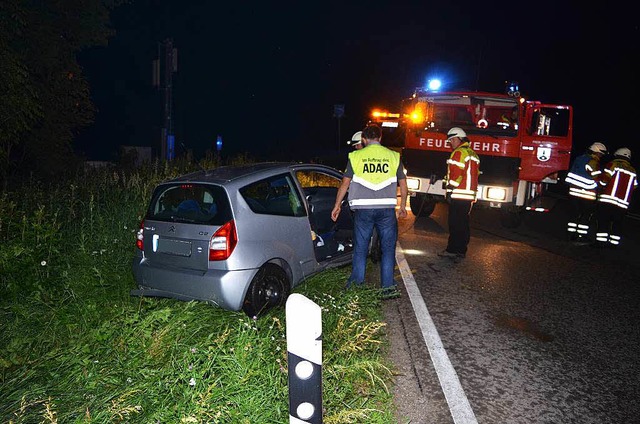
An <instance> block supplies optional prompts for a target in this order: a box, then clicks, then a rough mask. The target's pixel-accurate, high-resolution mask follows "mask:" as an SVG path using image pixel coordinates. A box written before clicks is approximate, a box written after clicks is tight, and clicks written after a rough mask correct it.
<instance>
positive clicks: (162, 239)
mask: <svg viewBox="0 0 640 424" xmlns="http://www.w3.org/2000/svg"><path fill="white" fill-rule="evenodd" d="M218 228H219V227H212V226H207V225H198V224H185V223H174V222H161V221H146V222H145V225H144V239H145V244H144V246H145V247H144V255H145V257H146V258H147V261H148V262H149V265H151V266H159V267H178V268H183V269H191V270H194V271H202V272H205V271H207V269H208V268H209V241H210V240H211V236H212V235H213V233H214V232H215V231H216V230H217V229H218Z"/></svg>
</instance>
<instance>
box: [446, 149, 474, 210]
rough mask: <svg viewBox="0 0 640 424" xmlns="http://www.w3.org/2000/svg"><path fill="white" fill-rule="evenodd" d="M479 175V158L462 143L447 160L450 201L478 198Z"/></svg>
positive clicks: (447, 182)
mask: <svg viewBox="0 0 640 424" xmlns="http://www.w3.org/2000/svg"><path fill="white" fill-rule="evenodd" d="M479 175H480V158H479V157H478V155H477V154H476V152H474V151H473V149H471V147H469V143H466V142H465V143H462V144H460V145H459V146H458V148H457V149H455V150H454V151H453V152H451V156H449V159H448V160H447V178H446V184H447V192H450V193H451V198H452V199H463V200H476V198H477V197H478V176H479Z"/></svg>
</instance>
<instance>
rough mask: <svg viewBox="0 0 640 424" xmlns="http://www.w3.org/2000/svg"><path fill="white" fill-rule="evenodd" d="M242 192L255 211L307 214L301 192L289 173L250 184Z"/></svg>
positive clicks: (277, 213)
mask: <svg viewBox="0 0 640 424" xmlns="http://www.w3.org/2000/svg"><path fill="white" fill-rule="evenodd" d="M240 194H241V195H242V197H243V198H244V200H245V201H246V202H247V205H249V208H251V210H252V211H253V212H255V213H258V214H265V215H281V216H305V213H306V212H305V208H304V206H303V203H302V199H301V198H300V194H299V193H298V191H297V190H296V188H295V184H293V181H292V179H291V176H290V175H289V174H284V175H278V176H275V177H270V178H267V179H264V180H260V181H257V182H255V183H252V184H249V185H247V186H245V187H242V188H241V189H240Z"/></svg>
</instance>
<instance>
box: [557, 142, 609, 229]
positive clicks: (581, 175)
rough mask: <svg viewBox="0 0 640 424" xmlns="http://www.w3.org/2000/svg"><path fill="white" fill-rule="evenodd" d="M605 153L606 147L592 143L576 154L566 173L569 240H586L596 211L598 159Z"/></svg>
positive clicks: (600, 172)
mask: <svg viewBox="0 0 640 424" xmlns="http://www.w3.org/2000/svg"><path fill="white" fill-rule="evenodd" d="M606 153H607V147H606V146H605V145H604V144H602V143H599V142H596V143H593V144H592V145H591V146H589V148H588V149H587V151H586V152H585V153H583V154H582V155H580V156H578V157H577V158H576V159H575V160H574V161H573V164H572V165H571V169H569V172H568V173H567V176H566V178H565V180H564V181H565V183H567V184H568V185H569V196H570V199H571V206H572V209H573V210H572V212H571V217H570V218H569V221H568V222H567V235H568V237H569V240H572V241H578V242H586V241H587V237H588V235H589V221H591V218H592V217H593V215H594V214H595V212H596V198H597V194H598V187H599V185H600V176H601V174H602V170H601V169H600V159H601V158H602V156H604V155H605V154H606Z"/></svg>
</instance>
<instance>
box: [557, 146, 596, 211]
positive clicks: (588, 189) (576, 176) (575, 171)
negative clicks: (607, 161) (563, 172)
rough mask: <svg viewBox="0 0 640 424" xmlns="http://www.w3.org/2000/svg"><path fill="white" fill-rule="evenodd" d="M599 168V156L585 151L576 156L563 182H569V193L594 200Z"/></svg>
mask: <svg viewBox="0 0 640 424" xmlns="http://www.w3.org/2000/svg"><path fill="white" fill-rule="evenodd" d="M601 174H602V171H601V170H600V157H599V156H598V155H596V154H589V153H585V154H583V155H580V156H578V157H577V158H576V159H575V161H574V162H573V165H571V169H570V170H569V172H568V173H567V176H566V178H565V179H564V182H565V183H567V184H569V194H570V195H571V196H575V197H581V198H583V199H587V200H596V194H597V190H598V180H599V179H600V177H601Z"/></svg>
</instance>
